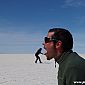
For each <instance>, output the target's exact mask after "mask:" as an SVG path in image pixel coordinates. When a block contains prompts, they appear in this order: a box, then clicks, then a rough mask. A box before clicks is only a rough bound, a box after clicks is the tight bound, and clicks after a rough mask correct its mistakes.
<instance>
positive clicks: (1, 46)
mask: <svg viewBox="0 0 85 85" xmlns="http://www.w3.org/2000/svg"><path fill="white" fill-rule="evenodd" d="M53 27H63V28H66V29H68V30H69V31H70V32H71V33H72V35H73V37H74V48H73V50H74V51H76V52H78V53H85V45H84V43H85V0H0V53H34V52H36V50H37V49H38V48H39V47H43V46H42V42H43V38H44V36H46V34H47V31H48V30H49V29H50V28H53Z"/></svg>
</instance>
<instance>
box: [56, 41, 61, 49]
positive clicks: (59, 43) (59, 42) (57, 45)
mask: <svg viewBox="0 0 85 85" xmlns="http://www.w3.org/2000/svg"><path fill="white" fill-rule="evenodd" d="M61 46H62V42H61V41H60V40H59V41H58V42H57V43H56V48H60V47H61Z"/></svg>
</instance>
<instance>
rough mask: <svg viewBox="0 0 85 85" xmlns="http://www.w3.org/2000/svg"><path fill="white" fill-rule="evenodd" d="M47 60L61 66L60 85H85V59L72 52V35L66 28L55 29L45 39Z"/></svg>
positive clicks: (59, 73)
mask: <svg viewBox="0 0 85 85" xmlns="http://www.w3.org/2000/svg"><path fill="white" fill-rule="evenodd" d="M43 45H44V49H45V50H46V51H47V52H46V53H45V55H46V57H47V60H50V59H52V58H54V59H55V62H57V63H58V64H59V70H58V85H85V59H83V58H82V57H80V56H79V55H78V54H77V53H76V52H73V51H72V48H73V37H72V34H71V33H70V32H69V31H68V30H66V29H64V28H53V29H50V30H49V31H48V34H47V37H45V39H44V43H43Z"/></svg>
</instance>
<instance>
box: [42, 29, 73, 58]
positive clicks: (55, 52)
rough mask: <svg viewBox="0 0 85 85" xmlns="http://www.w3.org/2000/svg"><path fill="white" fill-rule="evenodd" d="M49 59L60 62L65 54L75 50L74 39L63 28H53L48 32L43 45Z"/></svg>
mask: <svg viewBox="0 0 85 85" xmlns="http://www.w3.org/2000/svg"><path fill="white" fill-rule="evenodd" d="M43 45H44V48H45V50H46V51H47V52H46V53H45V54H46V56H47V59H48V60H50V59H52V58H54V59H56V60H58V59H59V58H60V56H61V55H62V53H63V52H66V51H69V50H71V49H72V48H73V38H72V35H71V33H70V32H69V31H68V30H66V29H63V28H53V29H50V30H49V31H48V34H47V37H45V42H44V43H43Z"/></svg>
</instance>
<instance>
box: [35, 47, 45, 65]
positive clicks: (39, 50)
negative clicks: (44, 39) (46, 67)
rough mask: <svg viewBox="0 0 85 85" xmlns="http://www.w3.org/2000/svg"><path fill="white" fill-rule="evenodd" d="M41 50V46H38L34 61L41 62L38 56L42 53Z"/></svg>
mask: <svg viewBox="0 0 85 85" xmlns="http://www.w3.org/2000/svg"><path fill="white" fill-rule="evenodd" d="M41 50H42V48H39V49H38V50H37V52H36V53H35V56H36V60H35V63H37V61H38V60H39V62H40V63H42V62H41V59H40V57H39V54H43V53H41Z"/></svg>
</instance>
